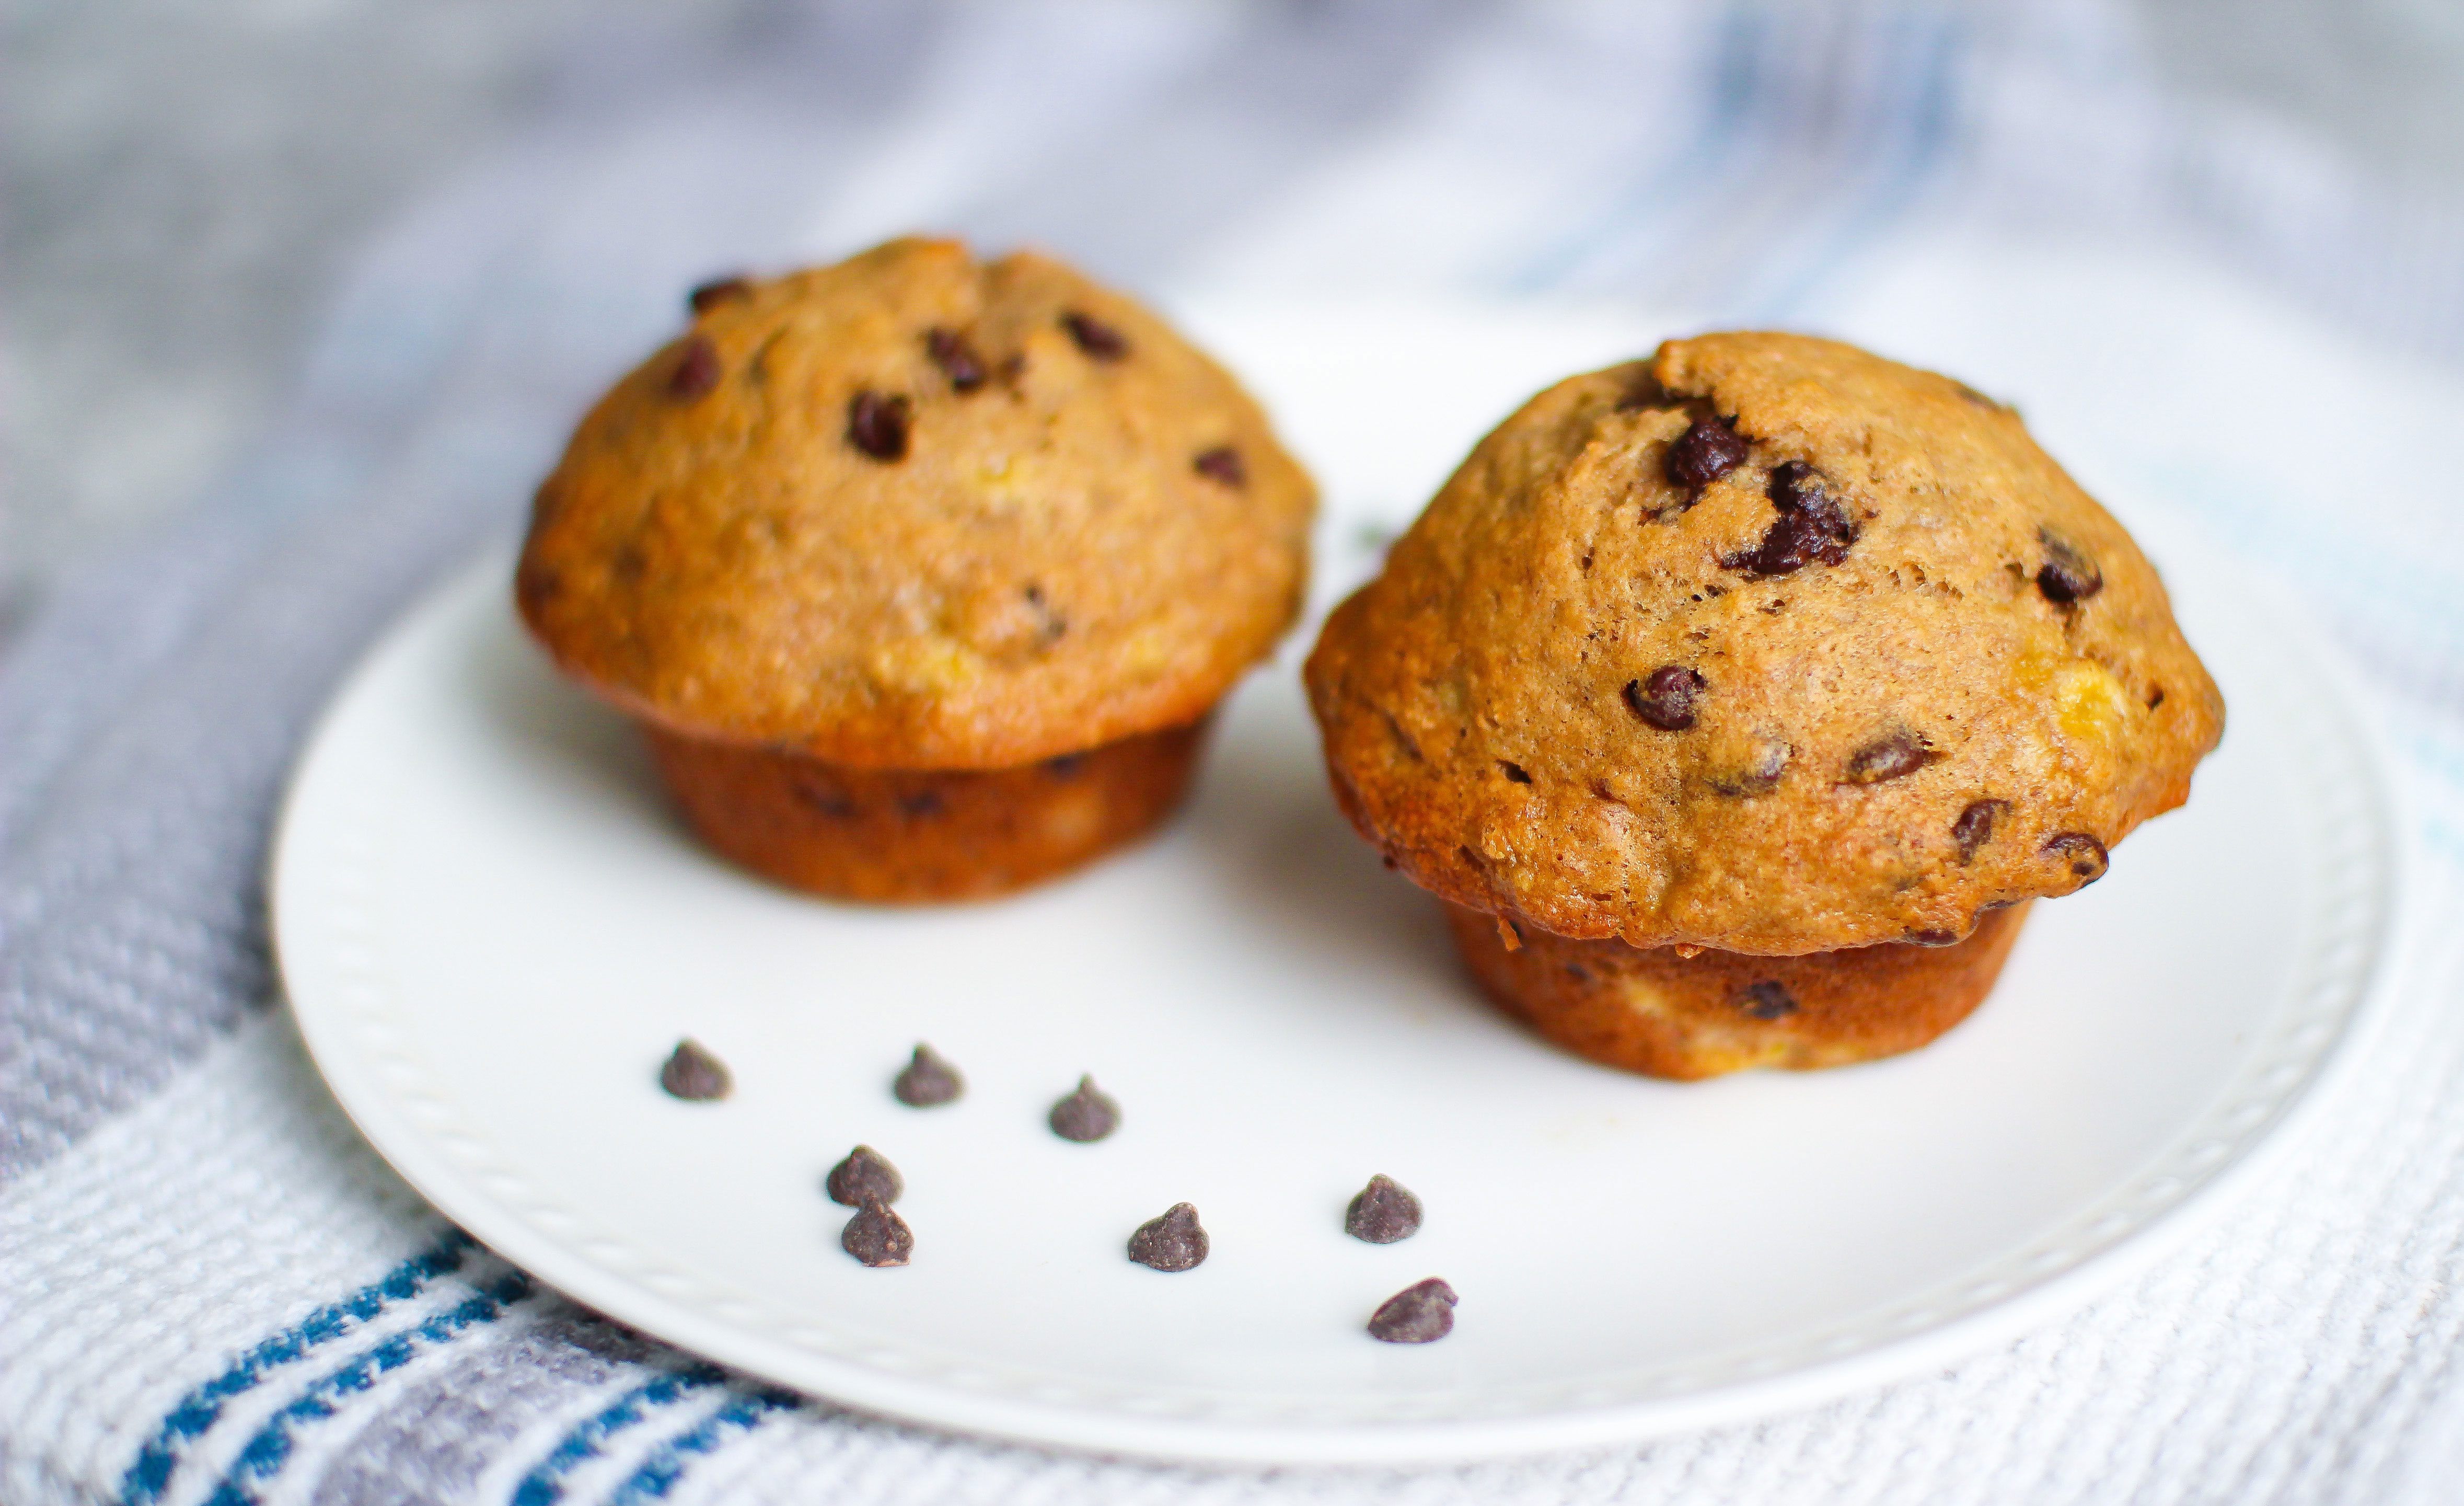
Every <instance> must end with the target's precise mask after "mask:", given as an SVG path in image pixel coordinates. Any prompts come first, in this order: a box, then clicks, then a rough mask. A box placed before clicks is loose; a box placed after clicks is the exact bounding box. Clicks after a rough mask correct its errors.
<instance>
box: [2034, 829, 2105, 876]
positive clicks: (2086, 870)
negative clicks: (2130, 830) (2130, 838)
mask: <svg viewBox="0 0 2464 1506" xmlns="http://www.w3.org/2000/svg"><path fill="white" fill-rule="evenodd" d="M2039 851H2041V852H2044V853H2051V854H2052V855H2053V856H2056V857H2058V858H2060V859H2061V860H2062V861H2063V862H2064V863H2067V864H2068V865H2070V871H2071V873H2072V874H2073V875H2076V876H2078V878H2079V880H2080V883H2079V887H2080V888H2081V889H2085V888H2086V887H2087V886H2088V885H2089V884H2092V883H2095V882H2096V881H2097V880H2098V879H2100V878H2102V877H2103V876H2104V870H2105V866H2106V865H2107V864H2108V863H2110V862H2111V861H2112V858H2111V857H2110V856H2109V855H2107V853H2105V851H2104V844H2103V843H2101V842H2100V841H2098V840H2097V839H2096V838H2095V837H2093V836H2090V835H2089V834H2088V833H2086V832H2085V831H2057V832H2055V833H2054V834H2053V835H2052V836H2049V837H2047V838H2045V845H2044V846H2043V848H2041V849H2039Z"/></svg>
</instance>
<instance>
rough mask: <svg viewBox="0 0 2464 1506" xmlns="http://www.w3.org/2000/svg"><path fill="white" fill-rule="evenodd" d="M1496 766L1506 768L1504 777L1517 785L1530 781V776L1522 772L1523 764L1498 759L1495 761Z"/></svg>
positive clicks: (1526, 783)
mask: <svg viewBox="0 0 2464 1506" xmlns="http://www.w3.org/2000/svg"><path fill="white" fill-rule="evenodd" d="M1497 766H1498V767H1500V768H1502V769H1504V770H1506V777H1507V778H1508V779H1510V780H1512V781H1514V783H1516V784H1518V785H1528V784H1529V783H1531V776H1530V775H1529V774H1528V773H1526V772H1524V768H1523V765H1522V764H1509V763H1507V761H1506V760H1504V759H1499V760H1498V761H1497Z"/></svg>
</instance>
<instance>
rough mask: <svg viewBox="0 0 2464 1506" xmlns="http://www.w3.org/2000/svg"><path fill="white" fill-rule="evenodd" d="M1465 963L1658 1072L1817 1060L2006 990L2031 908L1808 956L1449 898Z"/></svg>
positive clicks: (1485, 980) (1870, 1056) (1916, 1038)
mask: <svg viewBox="0 0 2464 1506" xmlns="http://www.w3.org/2000/svg"><path fill="white" fill-rule="evenodd" d="M1445 912H1446V924H1447V927H1448V928H1449V929H1451V930H1452V931H1453V932H1454V937H1455V943H1456V945H1457V946H1459V947H1461V948H1462V950H1463V961H1464V962H1465V963H1468V964H1469V965H1470V967H1471V970H1472V976H1473V977H1475V978H1477V979H1479V980H1480V983H1481V986H1483V987H1484V988H1485V989H1486V990H1487V991H1488V994H1489V996H1490V997H1491V998H1493V999H1495V1000H1496V1001H1497V1002H1498V1003H1499V1004H1500V1005H1502V1006H1504V1007H1505V1008H1506V1009H1507V1011H1508V1012H1509V1013H1512V1014H1515V1015H1517V1016H1520V1017H1521V1018H1522V1019H1523V1020H1525V1021H1526V1022H1528V1023H1529V1025H1530V1026H1531V1028H1532V1029H1533V1030H1537V1031H1539V1032H1540V1033H1541V1034H1542V1035H1544V1036H1546V1037H1547V1038H1549V1039H1550V1040H1551V1041H1554V1042H1556V1043H1557V1044H1558V1045H1560V1046H1563V1047H1565V1048H1566V1049H1567V1050H1568V1051H1571V1052H1574V1053H1575V1054H1576V1055H1579V1056H1585V1057H1589V1058H1590V1059H1591V1060H1593V1061H1597V1062H1604V1063H1606V1064H1608V1065H1609V1066H1612V1067H1622V1068H1624V1069H1626V1070H1627V1071H1629V1072H1639V1073H1645V1074H1649V1075H1651V1076H1654V1077H1679V1078H1688V1079H1691V1078H1699V1077H1711V1076H1717V1075H1718V1074H1722V1073H1728V1072H1737V1071H1740V1070H1743V1069H1745V1068H1749V1067H1782V1068H1787V1069H1789V1070H1791V1071H1808V1070H1811V1069H1815V1068H1820V1067H1842V1066H1846V1065H1847V1064H1849V1063H1851V1062H1859V1061H1871V1060H1874V1059H1875V1058H1876V1057H1881V1056H1893V1055H1897V1054H1899V1053H1900V1052H1909V1051H1914V1050H1916V1049H1917V1048H1918V1047H1920V1046H1923V1045H1925V1043H1926V1042H1928V1041H1930V1040H1932V1039H1933V1038H1934V1037H1936V1036H1938V1035H1940V1034H1942V1032H1943V1031H1945V1030H1949V1029H1950V1028H1951V1027H1952V1026H1954V1025H1957V1024H1958V1023H1959V1022H1960V1021H1962V1020H1964V1019H1966V1018H1968V1016H1969V1013H1970V1012H1971V1011H1973V1010H1974V1009H1975V1008H1976V1006H1977V1005H1978V1004H1980V1003H1982V1002H1983V1000H1984V998H1985V995H1986V994H1987V993H1988V992H1990V991H1991V989H1992V987H1993V980H1994V979H1995V978H1996V977H1997V976H1999V975H2000V973H2001V971H2002V963H2004V962H2005V961H2006V960H2007V959H2008V958H2009V957H2010V955H2011V946H2012V943H2013V942H2014V941H2017V940H2018V939H2019V926H2020V924H2021V922H2022V921H2024V920H2025V919H2026V918H2027V912H2028V906H2027V905H2025V904H2021V905H2018V906H2015V907H2013V908H2010V909H2003V910H1993V911H1989V912H1987V913H1986V915H1985V916H1984V917H1982V918H1981V919H1979V920H1978V922H1977V925H1976V929H1975V931H1974V932H1973V933H1971V934H1970V935H1969V937H1968V938H1967V939H1966V940H1964V941H1957V942H1954V943H1953V944H1951V945H1948V946H1912V945H1909V944H1907V943H1905V942H1897V941H1893V942H1885V943H1883V944H1882V945H1880V946H1865V947H1859V948H1856V949H1854V950H1850V951H1842V952H1815V953H1811V954H1808V955H1806V956H1802V957H1749V956H1745V955H1742V954H1739V953H1736V952H1715V951H1705V952H1698V953H1696V954H1695V955H1694V956H1693V957H1691V958H1686V957H1683V956H1680V955H1679V954H1678V952H1677V950H1676V949H1675V948H1673V947H1665V946H1662V947H1654V948H1651V949H1649V950H1643V949H1640V948H1638V947H1632V946H1628V945H1626V944H1625V943H1624V942H1623V941H1615V940H1608V941H1573V940H1571V939H1569V938H1567V937H1562V936H1551V935H1550V934H1549V933H1548V932H1546V931H1543V930H1541V929H1540V928H1539V927H1537V926H1533V925H1519V926H1516V927H1514V934H1515V936H1516V938H1517V940H1518V941H1519V942H1520V944H1519V945H1518V946H1516V947H1514V948H1511V949H1509V948H1508V947H1507V944H1506V938H1505V936H1504V935H1502V934H1501V933H1500V930H1499V922H1498V918H1497V917H1496V916H1493V915H1490V914H1488V913H1486V912H1485V911H1480V910H1466V909H1464V908H1463V907H1462V906H1460V905H1452V904H1450V905H1447V906H1445Z"/></svg>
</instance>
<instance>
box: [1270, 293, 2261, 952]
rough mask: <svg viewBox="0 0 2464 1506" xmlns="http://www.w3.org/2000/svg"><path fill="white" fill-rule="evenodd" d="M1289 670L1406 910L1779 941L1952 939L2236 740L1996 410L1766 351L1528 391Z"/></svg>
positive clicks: (1689, 937) (2097, 848) (2052, 472)
mask: <svg viewBox="0 0 2464 1506" xmlns="http://www.w3.org/2000/svg"><path fill="white" fill-rule="evenodd" d="M1307 674H1308V680H1309V695H1310V698H1311V701H1312V704H1313V706H1314V708H1315V711H1316V713H1317V717H1318V720H1319V722H1320V724H1321V727H1322V728H1323V730H1324V733H1325V738H1326V750H1327V761H1328V765H1329V768H1330V771H1331V775H1332V778H1333V782H1334V785H1335V790H1336V794H1337V796H1338V798H1339V799H1340V801H1341V803H1342V805H1343V807H1344V808H1345V811H1346V813H1347V814H1348V815H1349V816H1350V817H1351V818H1352V820H1353V824H1354V825H1355V826H1357V827H1358V828H1359V829H1360V831H1362V833H1363V834H1364V835H1366V836H1367V837H1369V839H1370V840H1372V841H1373V842H1375V843H1377V844H1378V845H1379V846H1381V847H1382V848H1384V849H1385V851H1386V853H1387V854H1388V855H1389V857H1390V858H1392V859H1393V860H1394V861H1395V862H1396V864H1397V866H1399V867H1401V868H1402V869H1403V870H1404V871H1405V872H1406V873H1407V874H1409V875H1411V876H1412V877H1413V878H1414V879H1415V880H1416V881H1418V882H1419V883H1420V884H1421V885H1422V886H1423V887H1425V888H1428V889H1430V890H1432V891H1434V892H1435V893H1437V894H1439V895H1441V896H1442V897H1445V898H1448V899H1451V900H1454V901H1455V902H1457V903H1459V904H1464V905H1470V906H1473V907H1476V908H1480V909H1485V910H1489V911H1493V912H1496V913H1498V914H1501V915H1504V916H1507V917H1516V918H1522V919H1529V920H1530V921H1533V922H1535V923H1537V924H1538V925H1540V926H1542V927H1543V928H1545V929H1547V930H1550V931H1552V932H1555V933H1558V934H1560V935H1564V936H1571V937H1586V938H1589V937H1606V936H1617V937H1620V938H1622V939H1623V940H1624V941H1627V942H1629V943H1631V944H1633V945H1636V946H1664V945H1678V944H1683V945H1695V946H1704V947H1712V948H1718V949H1721V950H1726V951H1734V952H1749V953H1760V954H1764V955H1792V954H1796V953H1803V952H1813V951H1824V950H1830V949H1834V948H1837V947H1844V946H1859V945H1865V944H1869V943H1873V942H1880V941H1925V942H1932V943H1944V942H1947V941H1952V940H1955V939H1957V938H1960V937H1963V936H1966V935H1967V934H1968V933H1969V931H1970V930H1971V929H1972V928H1973V927H1974V925H1975V923H1976V917H1977V915H1978V913H1979V911H1980V910H1982V909H1985V908H1987V907H1991V906H1995V905H2002V904H2008V903H2012V902H2014V901H2016V900H2019V899H2022V898H2025V897H2030V896H2035V895H2057V894H2065V893H2068V892H2070V891H2071V890H2074V889H2077V888H2079V886H2080V885H2082V884H2084V883H2087V882H2091V881H2093V880H2094V879H2095V878H2097V877H2099V876H2101V875H2102V873H2103V871H2104V865H2105V861H2106V853H2107V850H2108V849H2109V848H2110V847H2111V846H2112V845H2113V844H2114V843H2116V842H2119V841H2120V840H2121V839H2122V838H2123V836H2124V835H2125V834H2126V833H2128V832H2129V831H2130V830H2131V829H2132V828H2133V827H2136V826H2137V825H2138V824H2139V823H2140V822H2142V821H2145V820H2146V819H2147V818H2148V817H2150V816H2152V815H2156V814H2158V813H2160V812H2162V811H2165V810H2168V809H2170V808H2173V807H2174V806H2177V805H2179V804H2181V802H2182V801H2183V800H2184V799H2185V798H2186V797H2187V796H2188V794H2189V783H2190V771H2191V769H2192V767H2193V766H2194V765H2195V764H2197V763H2198V761H2199V759H2200V758H2201V757H2202V756H2204V755H2205V754H2206V753H2207V752H2208V751H2209V750H2210V749H2211V748H2212V747H2214V746H2215V744H2216V742H2217V740H2218V738H2219V737H2220V736H2221V735H2222V731H2223V718H2224V702H2223V699H2222V698H2221V697H2220V696H2219V695H2218V694H2217V691H2216V687H2215V684H2214V682H2213V681H2212V680H2211V679H2210V678H2209V676H2208V674H2207V672H2206V670H2205V669H2204V668H2203V667H2202V666H2201V665H2200V663H2199V660H2198V658H2197V656H2196V655H2195V654H2193V653H2191V651H2190V648H2189V645H2188V644H2187V643H2186V642H2184V641H2183V638H2182V634H2181V631H2180V630H2179V629H2178V628H2177V627H2176V626H2175V625H2174V622H2173V618H2172V612H2171V609H2170V607H2169V605H2168V603H2167V598H2166V594H2165V589H2164V587H2163V585H2162V584H2161V583H2160V582H2159V581H2158V579H2157V576H2156V572H2155V570H2154V568H2153V567H2152V566H2150V565H2148V563H2147V561H2146V559H2145V557H2144V556H2143V555H2142V554H2141V553H2140V552H2139V549H2138V547H2137V546H2136V545H2135V544H2134V543H2132V542H2131V540H2130V537H2129V535H2128V534H2126V533H2125V532H2123V529H2122V527H2121V525H2120V524H2118V523H2117V522H2115V521H2114V520H2113V519H2112V518H2111V517H2110V516H2109V515H2107V514H2106V513H2105V511H2104V510H2103V509H2102V508H2101V507H2100V506H2098V505H2097V503H2096V502H2095V501H2094V500H2093V499H2091V498H2089V497H2088V496H2087V494H2086V493H2084V492H2082V491H2081V490H2080V489H2079V486H2078V484H2077V483H2075V482H2074V481H2072V480H2071V478H2070V477H2069V476H2066V475H2064V474H2063V472H2062V470H2061V468H2060V467H2058V466H2057V465H2056V464H2055V463H2054V462H2053V461H2052V460H2051V459H2050V458H2048V457H2047V456H2046V455H2045V454H2044V453H2043V452H2042V451H2040V450H2038V449H2037V448H2036V446H2035V443H2034V442H2033V441H2032V440H2031V439H2030V438H2029V437H2028V434H2027V432H2026V430H2025V429H2023V428H2022V427H2021V426H2020V422H2019V419H2018V417H2017V415H2016V414H2014V413H2013V412H2012V411H2010V410H2008V409H2005V408H2003V407H2001V406H1999V405H1997V404H1995V403H1993V402H1991V400H1989V399H1987V398H1985V397H1983V396H1981V395H1979V394H1978V393H1976V392H1973V391H1971V390H1969V388H1965V387H1963V386H1961V385H1960V384H1958V383H1956V382H1953V381H1950V380H1949V379H1947V378H1945V377H1941V376H1937V375H1934V374H1932V373H1930V372H1925V371H1919V370H1914V369H1912V368H1910V367H1907V366H1903V365H1898V364H1896V363H1893V362H1890V361H1885V360H1882V359H1881V358H1879V357H1876V356H1873V355H1869V354H1867V353H1866V352H1864V351H1861V350H1859V349H1857V348H1855V347H1854V346H1850V345H1846V344H1841V343H1837V342H1834V341H1827V340H1816V339H1811V338H1808V337H1804V336H1797V335H1784V334H1722V335H1706V336H1704V337H1701V338H1699V339H1695V340H1683V341H1672V342H1670V343H1666V344H1663V345H1662V346H1661V348H1660V350H1659V352H1658V353H1657V354H1656V355H1655V356H1654V357H1653V358H1652V359H1651V360H1650V361H1648V362H1635V363H1632V364H1629V365H1620V366H1616V367H1612V368H1610V369H1608V370H1605V371H1598V372H1594V373H1592V374H1590V375H1587V376H1578V377H1574V378H1572V379H1570V380H1568V381H1565V382H1562V383H1559V384H1558V385H1557V386H1555V387H1552V388H1550V389H1548V390H1547V391H1545V392H1542V393H1541V394H1540V395H1539V396H1537V397H1535V398H1533V399H1532V400H1531V401H1530V402H1529V403H1528V404H1526V405H1525V406H1524V407H1523V408H1522V409H1521V410H1519V411H1517V412H1516V413H1514V414H1513V415H1512V416H1511V417H1509V418H1507V420H1506V422H1505V423H1503V424H1501V425H1499V426H1498V428H1497V429H1496V430H1495V431H1493V432H1491V433H1489V435H1488V436H1487V437H1486V438H1485V439H1483V440H1482V441H1481V442H1480V444H1479V446H1478V447H1477V448H1475V449H1474V450H1473V451H1472V453H1471V454H1470V456H1469V457H1468V458H1467V459H1465V460H1464V462H1463V466H1462V467H1461V469H1459V470H1458V471H1456V473H1455V474H1454V476H1453V477H1452V478H1451V479H1450V480H1448V481H1447V482H1446V484H1445V486H1444V487H1443V488H1442V489H1441V491H1440V492H1439V493H1438V496H1437V498H1435V499H1434V500H1433V501H1432V502H1431V503H1430V504H1429V507H1428V509H1427V510H1426V511H1425V512H1424V513H1423V514H1422V515H1421V516H1420V518H1419V521H1417V522H1416V523H1415V524H1414V525H1413V526H1412V528H1411V529H1410V531H1409V532H1407V533H1406V534H1405V535H1404V536H1403V537H1402V538H1401V539H1400V540H1399V541H1397V543H1396V544H1395V546H1394V549H1393V550H1392V552H1391V553H1390V554H1389V556H1388V559H1387V563H1386V567H1385V570H1384V573H1382V574H1381V575H1379V576H1378V577H1377V578H1376V579H1375V580H1374V581H1372V582H1371V583H1370V584H1369V585H1367V586H1366V587H1362V588H1361V589H1360V590H1359V591H1358V592H1357V593H1356V594H1354V595H1353V597H1352V598H1351V599H1350V600H1348V601H1346V602H1345V603H1343V605H1342V606H1341V607H1339V608H1338V609H1336V610H1335V612H1334V614H1333V615H1332V616H1331V618H1330V619H1329V621H1328V623H1327V626H1326V630H1325V631H1324V634H1323V635H1322V636H1321V637H1320V639H1319V641H1318V645H1317V648H1316V651H1315V652H1314V653H1312V654H1311V656H1310V658H1309V666H1308V671H1307Z"/></svg>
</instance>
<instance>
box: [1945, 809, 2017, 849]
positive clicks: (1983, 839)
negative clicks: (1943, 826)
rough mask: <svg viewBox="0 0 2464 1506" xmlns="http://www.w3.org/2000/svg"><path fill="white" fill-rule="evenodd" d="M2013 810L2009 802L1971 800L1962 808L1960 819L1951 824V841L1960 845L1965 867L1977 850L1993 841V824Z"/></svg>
mask: <svg viewBox="0 0 2464 1506" xmlns="http://www.w3.org/2000/svg"><path fill="white" fill-rule="evenodd" d="M2010 808H2011V802H2009V801H2007V800H1971V801H1969V803H1968V804H1967V806H1965V807H1964V808H1961V810H1960V812H1959V819H1957V820H1955V821H1953V822H1952V823H1951V824H1950V839H1951V840H1952V841H1953V842H1956V843H1958V844H1959V860H1960V862H1961V863H1962V864H1963V865H1964V864H1966V863H1967V862H1968V861H1969V859H1971V858H1973V857H1974V856H1975V855H1976V850H1977V849H1978V848H1980V847H1983V846H1984V845H1985V844H1986V843H1988V842H1991V841H1992V840H1993V823H1995V822H1996V821H1999V820H2001V819H2002V812H2004V811H2006V810H2008V809H2010Z"/></svg>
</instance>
